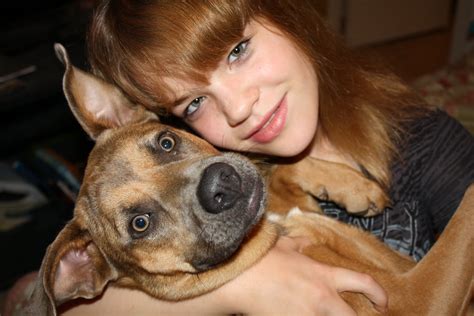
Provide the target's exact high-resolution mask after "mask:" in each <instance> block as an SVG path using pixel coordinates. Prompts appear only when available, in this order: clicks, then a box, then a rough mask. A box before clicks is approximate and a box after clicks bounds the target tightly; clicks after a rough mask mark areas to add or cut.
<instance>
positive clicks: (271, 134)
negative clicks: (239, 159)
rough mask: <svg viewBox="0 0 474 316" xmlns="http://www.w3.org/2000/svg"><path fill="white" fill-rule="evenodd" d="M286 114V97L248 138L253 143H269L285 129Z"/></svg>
mask: <svg viewBox="0 0 474 316" xmlns="http://www.w3.org/2000/svg"><path fill="white" fill-rule="evenodd" d="M287 113H288V105H287V102H286V95H285V96H284V97H283V99H282V100H281V101H280V103H279V104H278V106H277V108H276V109H275V111H274V112H273V113H269V114H268V115H267V116H266V117H265V119H264V120H262V123H261V124H260V125H259V127H258V128H257V130H256V131H255V132H253V133H252V134H251V136H250V139H252V140H253V141H254V142H257V143H269V142H271V141H272V140H274V139H275V138H276V137H277V136H278V135H280V133H281V131H282V130H283V127H285V122H286V114H287Z"/></svg>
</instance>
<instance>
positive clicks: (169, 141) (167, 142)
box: [160, 136, 175, 152]
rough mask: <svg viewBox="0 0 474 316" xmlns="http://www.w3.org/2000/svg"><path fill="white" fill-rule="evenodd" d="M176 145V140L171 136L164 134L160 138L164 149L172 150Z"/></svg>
mask: <svg viewBox="0 0 474 316" xmlns="http://www.w3.org/2000/svg"><path fill="white" fill-rule="evenodd" d="M174 145H175V141H174V139H173V138H171V137H170V136H163V137H161V138H160V146H161V148H162V149H163V150H164V151H166V152H170V151H171V150H173V148H174Z"/></svg>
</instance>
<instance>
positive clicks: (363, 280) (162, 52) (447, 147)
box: [66, 0, 474, 315]
mask: <svg viewBox="0 0 474 316" xmlns="http://www.w3.org/2000/svg"><path fill="white" fill-rule="evenodd" d="M315 2H316V1H310V0H279V1H275V0H271V1H269V0H232V1H224V0H194V1H193V0H188V1H126V0H117V1H105V2H104V3H103V4H102V5H100V6H99V8H98V9H97V11H96V13H95V15H94V17H93V23H92V26H91V29H90V33H89V38H88V44H89V54H90V61H91V65H92V68H93V70H94V72H95V73H96V74H98V75H99V76H101V77H102V78H104V79H105V80H107V81H109V82H112V83H114V84H116V85H118V86H119V87H120V88H121V89H122V90H123V91H124V92H125V93H126V94H127V95H128V96H129V97H130V99H131V100H133V101H135V102H136V103H139V104H142V105H144V106H146V107H147V108H149V109H152V110H154V111H156V112H158V113H161V114H163V115H164V116H169V115H172V116H174V117H177V118H180V119H182V120H183V121H184V122H185V123H186V124H187V125H189V126H190V127H191V128H192V129H193V130H194V131H195V132H196V133H198V134H199V135H201V136H202V137H203V138H204V139H206V140H207V141H209V142H211V143H212V144H214V145H215V146H218V147H220V148H223V149H228V150H235V151H241V152H252V153H258V154H264V155H268V156H273V157H275V156H276V157H283V158H284V159H285V158H286V159H301V158H302V157H305V156H308V155H309V156H311V157H315V158H318V159H324V160H328V161H334V162H339V163H344V164H346V165H348V166H351V167H353V168H355V169H357V170H360V171H361V172H363V173H364V174H366V175H367V176H368V177H370V178H372V179H374V180H375V181H377V182H378V183H379V184H380V185H381V186H383V187H384V188H386V190H387V192H388V193H389V195H390V197H391V200H392V203H393V205H392V207H391V208H389V209H387V210H385V212H384V213H383V214H381V215H379V216H376V217H374V218H359V217H355V216H350V215H348V214H347V213H346V212H345V211H344V210H342V209H340V208H338V207H337V206H336V205H333V204H331V203H323V204H322V207H323V209H324V211H325V212H326V213H327V214H328V215H330V216H334V217H337V218H338V219H340V220H343V221H345V222H348V223H351V224H354V225H359V226H361V227H363V228H364V229H367V230H368V231H370V232H372V233H373V234H375V235H377V236H379V237H380V238H381V239H382V240H383V241H384V242H386V243H387V244H388V245H390V246H391V247H393V248H394V249H396V250H398V251H401V252H403V253H406V254H408V255H411V256H412V257H413V258H414V259H419V258H421V257H422V256H423V255H424V254H425V253H426V252H427V251H428V250H429V248H430V247H431V245H432V244H433V242H434V240H435V239H434V238H435V235H436V234H439V233H440V232H441V231H442V230H443V228H444V226H445V225H446V223H447V221H448V220H449V218H450V217H451V215H452V214H453V212H454V211H455V209H456V207H457V205H458V204H459V202H460V200H461V198H462V195H463V193H464V191H465V190H466V188H467V187H468V186H469V184H471V183H473V182H474V140H473V137H472V136H471V135H470V134H469V133H468V132H467V131H466V130H464V129H463V127H461V126H460V125H459V124H458V123H457V122H456V121H454V120H453V119H451V118H449V117H448V116H447V115H445V114H444V113H442V112H440V111H436V110H431V109H428V108H427V107H425V106H424V104H423V103H422V102H421V101H420V100H419V99H418V98H417V96H416V95H415V94H414V93H413V92H412V91H411V90H410V89H409V88H408V87H407V86H406V85H405V84H403V83H402V82H401V81H400V80H399V79H398V78H396V77H395V76H394V75H392V74H391V73H390V72H387V71H385V70H383V68H382V67H380V65H376V64H375V63H374V62H373V61H368V60H367V59H364V58H362V57H361V56H357V55H355V54H354V53H353V52H350V51H349V50H348V49H346V48H345V47H344V46H343V45H341V42H340V41H339V40H338V38H337V37H336V36H335V35H334V34H332V33H331V32H330V31H329V30H328V29H327V28H326V26H325V25H324V22H323V21H322V20H321V18H320V17H319V15H318V13H317V11H316V8H315V5H316V4H315ZM304 243H305V241H304V240H289V239H287V238H282V239H281V240H280V241H279V243H278V244H277V246H276V247H275V249H274V250H272V251H271V252H270V253H269V254H268V255H267V256H266V257H265V258H264V259H263V260H262V261H261V262H260V263H258V264H257V265H256V266H254V267H252V268H251V269H249V270H248V271H246V272H245V273H244V274H243V275H241V276H240V277H238V278H237V279H235V280H233V281H232V282H230V283H228V284H226V285H225V286H223V287H222V288H220V289H218V290H217V291H215V292H212V293H209V294H207V295H204V296H202V297H198V298H196V299H193V300H189V301H184V302H179V303H168V302H162V301H158V300H155V299H152V298H149V297H147V296H146V295H144V294H142V293H139V292H135V291H130V290H125V289H116V288H109V289H108V290H107V291H106V293H105V295H104V296H103V297H102V298H101V299H99V300H98V301H96V302H94V303H93V304H90V305H79V306H76V307H75V308H72V309H69V310H68V311H67V313H70V314H71V315H72V314H75V313H77V314H81V313H82V314H84V313H94V314H107V313H108V314H119V313H128V314H141V315H143V314H147V313H149V314H157V313H158V314H159V313H163V314H170V313H176V314H184V313H190V314H200V313H256V314H270V313H271V314H293V315H302V314H317V315H320V314H324V315H353V314H354V311H353V310H352V309H351V308H350V307H349V306H348V305H347V304H346V303H345V302H344V301H343V300H342V299H341V298H340V297H339V295H338V293H339V292H342V291H355V292H361V293H364V294H366V295H367V296H368V297H369V298H370V299H371V300H372V301H373V302H374V306H375V307H376V308H378V309H379V310H380V311H383V310H384V308H385V307H386V304H387V298H386V296H385V294H384V292H383V290H382V289H381V288H380V287H379V286H378V285H377V284H376V283H375V282H374V281H373V279H371V278H370V277H369V276H366V275H362V274H359V273H356V272H352V271H348V270H345V269H339V268H334V267H329V266H325V265H321V264H318V263H314V262H312V261H310V260H308V259H307V258H305V257H304V256H301V255H300V254H299V252H298V249H299V248H301V247H303V246H304ZM67 313H66V314H67Z"/></svg>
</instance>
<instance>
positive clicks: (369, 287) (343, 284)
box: [334, 268, 388, 313]
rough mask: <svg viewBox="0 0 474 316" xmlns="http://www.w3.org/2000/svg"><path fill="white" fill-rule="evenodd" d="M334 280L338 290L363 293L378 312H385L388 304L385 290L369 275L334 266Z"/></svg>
mask: <svg viewBox="0 0 474 316" xmlns="http://www.w3.org/2000/svg"><path fill="white" fill-rule="evenodd" d="M335 269H337V272H336V273H334V277H335V279H334V281H335V282H336V283H335V284H336V289H337V291H338V292H359V293H362V294H364V295H365V296H366V297H367V298H368V299H369V300H370V301H371V302H372V303H373V304H374V308H375V309H376V310H377V311H379V312H380V313H385V312H386V310H387V306H388V297H387V293H386V292H385V290H384V289H383V288H382V287H381V286H380V285H379V284H378V283H377V282H376V281H375V280H374V279H373V278H372V277H371V276H369V275H367V274H363V273H359V272H355V271H351V270H347V269H341V268H335Z"/></svg>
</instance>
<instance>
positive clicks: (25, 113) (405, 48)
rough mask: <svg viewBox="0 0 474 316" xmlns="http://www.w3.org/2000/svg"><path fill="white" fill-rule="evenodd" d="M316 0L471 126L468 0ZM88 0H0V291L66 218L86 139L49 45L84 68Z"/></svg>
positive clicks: (473, 35) (352, 36) (348, 37)
mask: <svg viewBox="0 0 474 316" xmlns="http://www.w3.org/2000/svg"><path fill="white" fill-rule="evenodd" d="M315 1H316V3H317V4H318V7H319V9H320V11H321V14H322V15H323V16H324V17H325V18H326V20H327V21H328V24H329V25H330V26H331V27H332V28H333V29H334V30H335V31H336V32H338V33H339V34H341V36H343V37H344V39H345V41H346V43H347V44H348V45H349V46H351V47H353V48H354V49H356V50H360V51H362V52H368V53H374V52H375V53H376V54H378V55H379V56H380V58H382V59H384V60H385V61H386V63H387V64H388V66H389V67H390V68H391V69H392V70H393V71H394V72H395V73H397V74H398V75H399V76H401V77H402V78H403V79H404V80H406V81H407V82H408V83H409V84H410V85H412V86H413V87H414V88H415V89H417V90H418V91H419V93H420V94H421V95H422V96H424V97H425V98H426V100H427V102H430V103H432V104H434V105H437V106H439V107H442V108H444V109H445V110H446V111H447V112H448V113H449V114H451V115H453V116H454V117H456V118H458V119H459V120H460V121H461V122H462V123H463V124H464V125H465V126H466V127H467V128H469V129H470V130H471V131H473V132H474V53H473V52H472V48H473V43H474V1H472V0H315ZM95 2H96V1H94V0H67V1H66V0H43V1H34V0H19V1H11V0H8V1H2V2H1V3H0V12H2V16H3V17H2V19H1V20H0V41H1V45H0V126H1V133H0V254H1V255H0V256H1V258H2V259H1V267H2V269H0V293H1V292H2V291H5V290H6V289H8V287H10V286H11V285H12V283H13V282H14V281H15V280H16V279H17V278H18V277H19V276H21V275H23V274H24V273H26V272H28V271H31V270H34V269H37V268H38V267H39V264H40V262H41V258H42V256H43V254H44V251H45V249H46V246H47V245H48V244H49V243H50V242H52V240H53V238H54V237H55V236H56V234H57V232H58V231H59V229H60V228H61V227H62V226H63V225H64V223H65V222H66V221H67V220H68V219H69V218H70V217H71V215H72V209H73V205H74V200H75V196H76V194H77V191H78V188H79V185H80V183H81V175H82V171H83V169H84V165H85V161H86V157H87V154H88V152H89V150H90V148H91V147H92V142H91V141H90V140H89V139H88V138H87V137H86V135H85V133H84V132H82V130H81V128H80V127H79V125H78V124H77V123H76V122H75V120H74V119H73V117H72V115H71V113H70V112H69V108H68V107H67V105H66V101H65V99H64V96H63V93H62V87H61V78H62V74H63V67H62V65H61V64H60V63H59V61H58V60H57V59H56V57H55V55H54V52H53V43H55V42H60V43H62V44H63V45H64V46H66V48H67V49H68V51H69V53H70V55H71V59H72V61H73V63H74V64H75V65H76V66H78V67H80V68H83V69H87V68H88V65H87V61H86V57H85V49H84V36H85V32H86V29H87V25H88V21H89V17H90V14H91V12H92V9H93V7H94V5H95ZM2 297H3V296H2V294H0V305H1V301H2Z"/></svg>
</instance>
